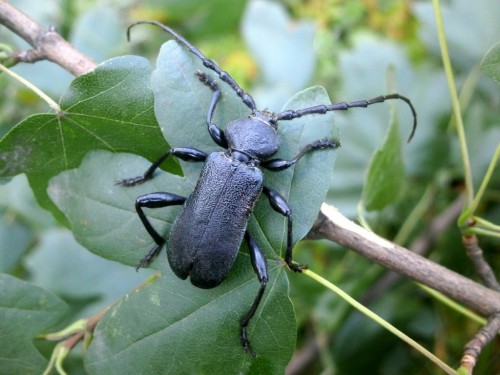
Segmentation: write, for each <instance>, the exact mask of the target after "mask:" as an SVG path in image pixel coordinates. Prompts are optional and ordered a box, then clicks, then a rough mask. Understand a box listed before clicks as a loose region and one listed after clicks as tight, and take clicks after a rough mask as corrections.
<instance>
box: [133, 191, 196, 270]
mask: <svg viewBox="0 0 500 375" xmlns="http://www.w3.org/2000/svg"><path fill="white" fill-rule="evenodd" d="M185 201H186V198H184V197H181V196H180V195H176V194H172V193H162V192H160V193H150V194H146V195H142V196H140V197H138V198H137V199H136V201H135V210H136V211H137V214H138V215H139V218H140V219H141V221H142V224H143V225H144V228H146V230H147V232H148V233H149V235H150V236H151V237H152V238H153V240H154V241H155V243H156V245H155V246H153V248H152V249H151V251H150V252H149V253H148V254H147V255H146V256H145V257H144V258H142V259H141V261H140V262H139V264H138V265H137V267H136V270H138V269H139V268H142V267H147V266H148V265H149V264H150V263H151V261H152V260H153V259H154V258H155V257H156V256H157V255H158V253H159V252H160V250H161V248H162V246H163V245H164V244H165V239H164V238H163V237H162V236H161V235H160V234H159V233H158V232H157V231H156V229H154V228H153V226H152V225H151V223H150V222H149V220H148V218H147V217H146V215H145V214H144V211H143V210H142V208H143V207H146V208H161V207H168V206H179V205H181V204H184V202H185Z"/></svg>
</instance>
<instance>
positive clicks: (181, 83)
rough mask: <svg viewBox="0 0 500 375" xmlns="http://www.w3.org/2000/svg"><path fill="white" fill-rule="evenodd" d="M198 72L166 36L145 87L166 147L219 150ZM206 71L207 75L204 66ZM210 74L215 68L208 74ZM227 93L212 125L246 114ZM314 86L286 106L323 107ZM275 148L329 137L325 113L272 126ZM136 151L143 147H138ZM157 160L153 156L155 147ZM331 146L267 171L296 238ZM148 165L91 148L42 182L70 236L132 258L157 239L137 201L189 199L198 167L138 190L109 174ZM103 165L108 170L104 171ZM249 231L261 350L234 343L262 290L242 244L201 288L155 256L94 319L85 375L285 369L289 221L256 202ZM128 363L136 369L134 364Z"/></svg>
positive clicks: (322, 187) (255, 332)
mask: <svg viewBox="0 0 500 375" xmlns="http://www.w3.org/2000/svg"><path fill="white" fill-rule="evenodd" d="M198 69H200V70H201V69H203V70H205V71H206V69H205V68H204V67H203V66H202V64H201V62H200V61H199V60H198V59H197V58H196V57H194V56H193V55H192V54H190V53H189V52H187V51H186V49H185V48H183V47H181V46H179V45H178V44H177V43H175V42H169V43H166V44H165V45H164V46H163V47H162V49H161V52H160V55H159V57H158V63H157V69H156V70H155V71H154V73H153V75H152V81H151V85H152V88H153V91H154V94H155V113H156V117H157V119H158V122H159V124H160V126H161V130H162V131H163V134H164V135H165V137H166V139H167V140H168V142H169V144H171V145H172V146H174V147H182V146H185V147H195V148H199V149H201V150H204V151H207V152H210V151H214V150H220V149H219V148H218V147H217V146H216V145H215V144H214V143H213V141H212V140H211V138H210V136H209V135H208V132H207V130H206V113H207V110H208V106H209V104H210V101H211V98H212V92H211V91H210V89H209V88H207V87H206V86H205V85H204V84H202V83H201V82H200V81H199V80H198V78H197V77H196V75H195V74H194V73H195V72H196V70H198ZM208 73H209V74H212V73H210V72H208ZM214 77H215V76H214ZM221 88H222V90H223V99H222V100H221V102H220V105H219V106H218V107H217V111H216V114H215V117H214V121H215V122H216V123H218V124H220V126H221V127H222V128H224V127H225V124H227V123H228V122H229V121H231V120H234V119H237V118H241V117H243V116H246V115H248V114H250V110H249V109H248V108H247V107H246V106H245V105H243V104H242V103H241V101H240V99H239V98H238V97H237V96H236V95H235V93H234V92H233V91H232V90H231V89H230V88H228V87H227V85H226V84H223V83H221ZM328 102H329V100H328V96H327V95H326V93H325V91H324V90H323V89H322V88H319V87H315V88H311V89H309V90H306V91H304V92H301V93H299V94H297V95H296V96H295V97H294V98H293V99H292V100H291V101H290V102H289V103H288V104H287V105H286V107H285V108H286V109H291V108H295V109H296V108H304V107H308V106H311V105H316V104H322V103H323V104H324V103H328ZM279 133H280V135H281V138H282V145H281V149H280V151H279V153H278V154H277V157H281V158H286V159H290V158H292V157H293V156H295V155H296V154H297V152H298V151H299V149H300V148H302V147H303V146H304V145H306V144H307V143H310V142H312V141H314V140H317V139H324V138H332V137H334V136H335V135H336V131H335V129H334V127H333V116H332V115H331V114H329V115H324V116H320V115H318V116H307V117H304V118H301V119H297V120H294V121H290V122H282V123H281V124H280V128H279ZM138 153H140V152H138ZM158 156H159V155H158ZM334 156H335V153H334V152H333V151H331V150H330V151H320V152H316V153H312V154H309V155H306V156H305V157H304V158H303V159H301V161H300V162H299V163H297V165H296V166H295V167H294V168H290V169H289V170H287V171H285V172H280V173H276V172H265V183H266V184H267V185H268V186H270V187H272V188H274V189H276V190H278V191H279V192H280V193H281V194H282V195H283V196H284V197H285V198H287V199H288V200H289V203H290V205H291V207H292V210H293V214H294V242H296V241H298V240H299V239H300V238H302V237H303V236H304V235H305V234H306V233H307V231H308V230H309V228H310V227H311V225H312V223H313V221H314V219H315V217H316V215H317V213H318V211H319V207H320V205H321V203H322V202H323V200H324V197H325V195H326V191H327V189H328V186H329V180H330V178H331V176H332V171H333V161H334ZM148 166H149V163H148V162H147V161H146V160H145V159H143V158H142V157H139V156H134V155H130V154H111V153H109V152H107V151H96V152H93V153H91V154H89V155H87V157H86V158H85V159H84V161H83V163H82V165H81V166H80V167H79V168H78V169H74V170H70V171H66V172H64V173H62V174H60V175H59V176H57V177H55V178H54V179H53V180H52V181H51V182H50V189H49V192H50V196H51V197H52V198H53V199H54V201H55V202H56V204H57V206H58V207H59V208H60V209H61V210H62V211H63V212H64V213H65V215H66V217H67V218H68V220H69V222H70V224H71V227H72V229H73V232H74V235H75V237H76V238H77V240H78V241H79V242H80V243H82V244H83V245H84V246H85V247H87V248H88V249H89V250H91V251H93V252H95V253H96V254H98V255H101V256H103V257H105V258H108V259H113V260H117V261H119V262H122V263H125V264H130V265H136V264H137V263H138V261H139V259H140V258H142V257H143V256H144V255H145V254H146V253H147V252H148V250H149V249H150V248H151V247H152V246H153V241H152V239H151V238H150V237H149V235H148V234H147V232H146V230H145V229H144V228H143V226H142V224H141V222H140V220H139V218H138V217H137V216H136V214H135V210H134V200H135V197H137V196H139V195H141V194H145V193H148V192H154V191H168V192H172V193H175V194H179V195H183V196H187V195H189V194H190V193H191V191H192V190H193V188H194V185H195V183H196V181H197V179H198V175H199V172H200V169H201V165H200V164H198V163H195V164H193V163H184V162H181V166H182V168H183V171H184V177H180V176H177V175H173V174H169V173H163V172H159V173H157V176H156V177H155V178H154V179H153V180H152V181H148V182H147V183H145V184H143V185H140V186H135V187H129V188H126V187H123V186H117V185H115V181H118V180H120V179H123V178H126V177H132V176H135V175H140V174H141V173H143V172H144V171H145V170H146V169H147V167H148ZM103 168H105V169H106V171H107V173H102V170H103ZM178 210H179V208H178V207H177V208H176V207H172V208H166V209H163V210H149V211H148V212H147V214H148V216H149V217H150V219H151V221H152V223H153V225H154V226H155V227H156V228H157V229H158V230H159V231H160V233H165V234H166V236H168V231H169V229H170V226H171V225H172V223H173V220H174V219H175V216H176V214H177V212H178ZM249 230H250V233H251V234H252V235H253V236H254V237H255V239H256V240H257V242H258V243H259V245H260V246H261V247H262V248H263V250H264V251H265V253H266V257H267V258H268V261H269V268H270V281H269V283H268V287H267V292H266V294H265V295H264V298H263V301H262V303H261V306H260V308H259V310H258V311H257V313H256V316H255V318H254V319H253V320H252V322H251V324H250V327H249V335H250V340H251V342H252V345H253V348H254V350H255V351H256V352H257V355H258V356H257V358H256V359H253V358H252V357H251V356H250V355H248V354H246V353H244V351H243V349H242V347H241V344H240V342H239V335H238V326H239V319H240V318H241V316H242V315H243V314H244V312H245V311H246V310H248V308H249V306H250V304H251V302H252V301H253V299H254V298H255V295H256V293H257V290H258V286H259V284H258V282H257V279H256V276H255V274H254V272H253V270H252V267H251V266H250V259H249V256H248V254H247V253H246V252H243V253H240V254H239V256H238V258H237V261H236V265H235V267H234V269H233V270H232V271H231V273H230V275H229V277H228V279H227V280H226V281H225V282H224V283H223V284H222V285H221V286H219V287H217V288H215V289H213V290H209V291H207V290H201V289H197V288H194V287H192V286H191V285H190V284H189V283H188V282H185V281H181V280H178V279H177V278H176V277H175V276H173V274H172V273H171V271H170V270H169V268H168V266H167V262H166V261H165V256H164V255H163V254H162V255H161V256H160V257H159V259H158V260H157V261H156V262H153V264H152V267H153V268H157V269H159V270H161V271H162V277H161V278H159V279H158V280H156V281H155V282H153V283H152V284H150V285H148V286H147V287H145V288H143V289H142V290H140V291H138V292H135V293H133V294H131V295H129V296H128V297H127V298H125V299H123V300H122V301H121V302H120V303H119V304H118V305H116V306H115V307H114V308H113V310H112V311H111V312H110V313H109V314H108V315H107V317H106V318H105V319H104V320H103V321H102V322H101V323H100V324H99V325H98V327H97V329H96V335H95V338H94V341H93V344H92V346H91V349H90V351H89V353H88V356H87V359H86V366H87V369H88V370H89V372H90V373H95V374H100V373H121V372H124V371H127V372H138V371H139V370H140V369H142V370H144V369H148V371H151V372H153V373H155V372H158V371H159V369H166V368H168V369H169V371H172V372H173V373H185V372H192V371H194V370H195V369H196V370H197V371H200V369H201V370H202V371H203V372H205V373H221V371H223V370H225V372H227V369H228V368H230V369H234V372H235V373H239V372H243V373H282V372H283V371H284V367H285V365H286V364H287V363H288V361H289V359H290V357H291V354H292V352H293V349H294V347H295V335H296V333H295V330H296V328H295V320H294V318H293V308H292V305H291V302H290V300H289V299H288V297H287V290H288V281H287V278H286V276H285V274H286V273H285V272H284V271H285V269H286V268H284V267H283V262H282V261H280V260H277V259H278V258H279V257H281V256H282V252H283V250H284V247H285V240H286V221H285V218H284V217H283V216H281V215H279V214H278V213H276V212H275V211H273V210H272V209H271V208H270V206H269V202H268V201H267V198H265V197H262V198H260V199H259V201H258V203H257V207H256V210H255V213H254V216H253V218H252V219H251V223H250V225H249ZM131 272H132V270H131ZM131 369H134V370H131Z"/></svg>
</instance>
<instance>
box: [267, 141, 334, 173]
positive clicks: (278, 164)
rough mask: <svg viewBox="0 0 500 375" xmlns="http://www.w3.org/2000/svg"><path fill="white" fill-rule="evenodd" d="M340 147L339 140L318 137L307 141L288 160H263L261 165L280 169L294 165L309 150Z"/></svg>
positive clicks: (270, 168) (274, 169) (275, 170)
mask: <svg viewBox="0 0 500 375" xmlns="http://www.w3.org/2000/svg"><path fill="white" fill-rule="evenodd" d="M338 147H340V142H339V141H337V140H335V139H324V140H323V139H320V140H318V141H315V142H313V143H309V144H308V145H306V146H304V147H303V148H302V150H300V151H299V153H298V154H297V155H296V156H295V157H294V158H293V159H290V160H283V159H270V160H266V161H263V162H262V164H261V166H262V167H263V168H266V169H268V170H270V171H274V172H277V171H282V170H284V169H287V168H290V167H291V166H292V165H294V164H295V163H296V162H298V161H299V159H300V158H301V157H302V156H304V155H305V154H306V153H308V152H311V151H317V150H325V149H329V148H333V149H335V148H338Z"/></svg>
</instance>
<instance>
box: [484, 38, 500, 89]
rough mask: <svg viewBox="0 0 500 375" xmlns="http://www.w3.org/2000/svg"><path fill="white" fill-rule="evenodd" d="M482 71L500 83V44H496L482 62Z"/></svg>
mask: <svg viewBox="0 0 500 375" xmlns="http://www.w3.org/2000/svg"><path fill="white" fill-rule="evenodd" d="M481 71H482V72H483V73H484V74H486V75H487V76H488V77H491V78H493V79H494V80H495V81H497V83H500V43H497V44H495V45H494V46H493V47H491V49H490V50H489V51H488V52H487V53H486V55H485V56H484V58H483V61H481Z"/></svg>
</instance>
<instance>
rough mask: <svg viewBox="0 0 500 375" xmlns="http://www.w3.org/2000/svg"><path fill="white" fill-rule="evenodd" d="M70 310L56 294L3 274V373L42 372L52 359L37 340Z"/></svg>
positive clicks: (0, 297)
mask: <svg viewBox="0 0 500 375" xmlns="http://www.w3.org/2000/svg"><path fill="white" fill-rule="evenodd" d="M67 313H68V307H67V305H66V304H65V303H64V302H63V301H61V300H60V299H59V298H58V297H56V296H55V295H54V294H52V293H50V292H48V291H46V290H43V289H42V288H39V287H36V286H34V285H31V284H29V283H27V282H24V281H21V280H18V279H16V278H15V277H12V276H9V275H5V274H0V374H2V375H3V374H5V375H8V374H41V373H42V372H43V370H44V368H45V366H46V365H47V363H48V362H47V359H46V358H44V357H43V356H42V355H41V354H40V353H39V352H38V351H37V349H36V348H35V346H34V345H33V340H34V338H35V337H36V336H37V335H39V334H41V333H45V332H47V330H49V329H50V328H51V327H53V326H54V325H56V324H57V323H59V322H60V321H61V320H62V319H63V318H64V317H65V315H66V314H67Z"/></svg>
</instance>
